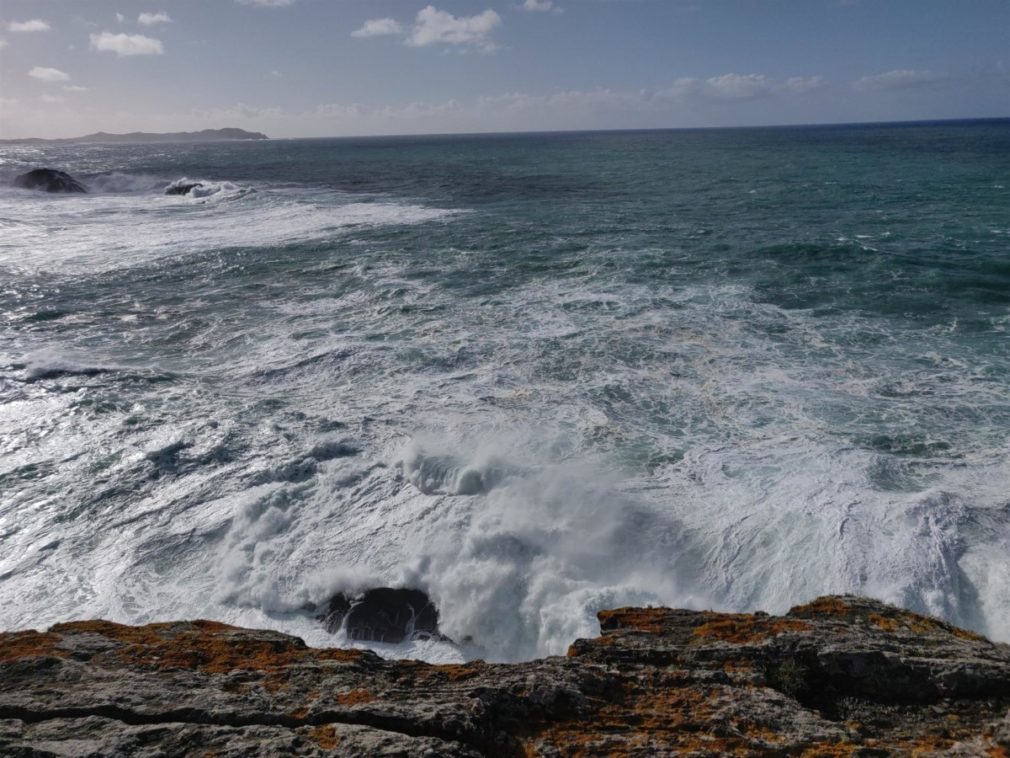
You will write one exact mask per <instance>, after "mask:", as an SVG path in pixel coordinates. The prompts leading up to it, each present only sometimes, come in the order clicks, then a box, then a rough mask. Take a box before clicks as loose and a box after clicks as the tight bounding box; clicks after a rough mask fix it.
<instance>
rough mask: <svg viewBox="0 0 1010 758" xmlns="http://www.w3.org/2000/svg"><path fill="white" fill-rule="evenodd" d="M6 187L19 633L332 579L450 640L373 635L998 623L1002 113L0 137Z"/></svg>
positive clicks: (293, 592)
mask: <svg viewBox="0 0 1010 758" xmlns="http://www.w3.org/2000/svg"><path fill="white" fill-rule="evenodd" d="M40 166H48V167H52V168H58V169H62V170H65V171H68V172H69V173H71V174H72V175H73V176H75V177H76V178H78V179H80V180H81V181H83V182H84V183H85V184H86V185H88V186H89V188H90V189H91V193H90V194H87V195H47V194H44V193H36V192H31V191H25V190H16V189H13V188H10V186H9V185H10V180H11V179H12V178H13V177H14V176H15V175H16V174H18V173H21V172H23V171H26V170H28V169H30V168H36V167H40ZM182 178H188V179H190V180H198V181H201V182H202V183H203V187H202V188H200V189H199V190H197V191H196V192H195V193H194V194H193V196H166V195H165V194H164V189H165V187H166V186H167V185H169V184H170V183H172V182H174V181H177V180H179V179H182ZM0 185H2V186H3V187H4V188H3V189H0V314H2V318H3V329H2V331H0V628H3V629H21V628H44V627H46V626H48V625H50V624H52V623H55V622H58V621H65V620H70V619H79V618H91V617H103V618H107V619H111V620H115V621H121V622H129V623H143V622H148V621H154V620H165V619H177V618H197V617H199V618H210V619H217V620H221V621H225V622H230V623H235V624H241V625H245V626H251V627H258V628H271V629H278V630H282V631H287V632H290V633H293V634H297V635H299V636H301V637H303V638H304V639H305V640H306V641H307V642H309V643H310V644H314V645H343V644H352V643H351V642H350V641H348V640H346V639H343V638H342V637H341V635H340V634H337V635H331V634H329V633H327V632H326V631H325V629H323V628H322V626H321V625H320V624H319V623H318V622H317V621H316V619H315V618H314V612H313V608H314V607H315V606H316V605H317V604H319V603H323V602H325V601H326V600H327V598H328V597H329V596H330V595H331V594H332V593H334V592H336V591H341V590H344V591H353V590H356V589H363V588H368V587H377V586H402V587H415V588H419V589H422V590H424V591H426V592H427V593H428V594H429V595H430V596H431V598H432V599H433V601H434V602H435V603H436V604H437V606H438V608H439V611H440V613H441V628H442V631H443V632H445V634H447V635H448V636H449V637H451V638H453V639H455V640H457V641H459V642H460V643H461V644H460V645H459V646H457V645H452V644H449V643H446V642H443V641H439V640H415V641H411V642H407V643H403V644H401V645H395V646H394V645H378V646H377V647H378V648H379V649H380V652H381V653H382V654H383V655H389V656H400V657H420V658H425V659H428V660H437V661H445V660H460V659H463V658H468V657H476V656H479V657H483V658H487V659H491V660H522V659H529V658H533V657H536V656H541V655H546V654H557V653H563V652H564V651H565V649H566V648H567V646H568V645H569V644H570V643H571V642H572V641H573V640H574V639H575V638H577V637H580V636H582V637H585V636H595V635H596V634H597V633H598V625H597V622H596V620H595V613H596V611H598V610H600V609H602V608H608V607H615V606H621V605H632V604H634V605H647V604H654V605H660V604H661V605H670V606H680V607H689V608H713V609H718V610H739V611H745V610H746V611H752V610H759V609H760V610H766V611H770V612H776V611H783V610H785V609H787V608H788V607H790V606H791V605H793V604H797V603H800V602H803V601H806V600H809V599H811V598H813V597H815V596H817V595H820V594H824V593H839V592H854V593H863V594H869V595H872V596H874V597H878V598H881V599H884V600H887V601H890V602H894V603H897V604H899V605H902V606H905V607H908V608H911V609H913V610H916V611H919V612H923V613H929V614H934V615H937V616H940V617H942V618H944V619H947V620H949V621H952V622H954V623H957V624H959V625H963V626H966V627H969V628H971V629H974V630H976V631H979V632H981V633H984V634H986V635H990V636H991V637H993V638H995V639H997V640H1002V641H1010V494H1008V493H1010V440H1008V432H1010V121H987V122H962V123H930V124H902V125H875V126H839V127H804V128H766V129H733V130H696V131H649V132H611V133H572V134H521V135H488V136H446V137H396V138H393V137H386V138H361V139H339V140H337V139H334V140H270V141H266V142H229V143H219V144H198V145H197V144H193V145H144V146H116V145H87V146H82V145H77V146H75V145H53V144H50V145H46V144H24V145H3V146H0Z"/></svg>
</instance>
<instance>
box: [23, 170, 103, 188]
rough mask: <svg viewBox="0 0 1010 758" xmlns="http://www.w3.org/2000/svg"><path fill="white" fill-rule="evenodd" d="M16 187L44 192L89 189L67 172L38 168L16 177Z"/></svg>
mask: <svg viewBox="0 0 1010 758" xmlns="http://www.w3.org/2000/svg"><path fill="white" fill-rule="evenodd" d="M14 186H15V187H21V188H22V189H31V190H43V191H44V192H87V191H88V190H87V188H86V187H85V186H84V185H83V184H81V183H80V182H79V181H77V180H76V179H74V177H72V176H71V175H70V174H68V173H66V172H65V171H57V170H56V169H54V168H37V169H34V170H32V171H29V172H28V173H26V174H21V175H20V176H16V177H14Z"/></svg>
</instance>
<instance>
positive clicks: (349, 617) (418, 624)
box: [319, 587, 441, 643]
mask: <svg viewBox="0 0 1010 758" xmlns="http://www.w3.org/2000/svg"><path fill="white" fill-rule="evenodd" d="M319 620H320V621H322V622H323V624H324V625H325V626H326V629H327V630H328V631H329V632H336V631H338V630H340V629H343V630H344V632H345V633H346V634H347V636H348V637H349V638H350V639H352V640H363V641H367V642H391V643H397V642H403V641H404V640H406V639H417V638H419V637H441V635H440V634H439V631H438V610H437V609H436V608H435V606H434V604H433V603H432V602H431V600H430V599H429V598H428V596H427V595H426V594H425V593H423V592H421V591H420V590H411V589H391V588H389V587H380V588H377V589H371V590H368V591H367V592H364V593H362V594H361V595H357V596H353V597H349V596H348V595H345V594H343V593H338V594H336V595H334V596H333V597H332V598H330V602H329V605H328V607H327V609H326V613H325V614H323V615H321V616H320V617H319Z"/></svg>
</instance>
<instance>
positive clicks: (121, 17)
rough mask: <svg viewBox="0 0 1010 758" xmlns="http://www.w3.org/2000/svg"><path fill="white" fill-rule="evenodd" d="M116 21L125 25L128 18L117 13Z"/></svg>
mask: <svg viewBox="0 0 1010 758" xmlns="http://www.w3.org/2000/svg"><path fill="white" fill-rule="evenodd" d="M116 21H118V22H119V23H123V22H124V21H126V16H124V15H123V14H122V13H117V14H116Z"/></svg>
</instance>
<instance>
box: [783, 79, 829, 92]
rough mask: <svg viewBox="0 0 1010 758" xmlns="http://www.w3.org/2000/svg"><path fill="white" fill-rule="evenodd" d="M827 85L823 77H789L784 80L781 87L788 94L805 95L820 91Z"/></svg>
mask: <svg viewBox="0 0 1010 758" xmlns="http://www.w3.org/2000/svg"><path fill="white" fill-rule="evenodd" d="M827 83H828V82H827V80H826V79H825V78H824V77H823V76H791V77H789V78H788V79H786V80H785V82H784V83H783V85H782V86H783V88H784V89H786V90H788V91H789V92H795V93H796V94H797V95H805V94H806V93H807V92H813V91H814V90H819V89H821V88H822V87H824V86H826V85H827Z"/></svg>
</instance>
